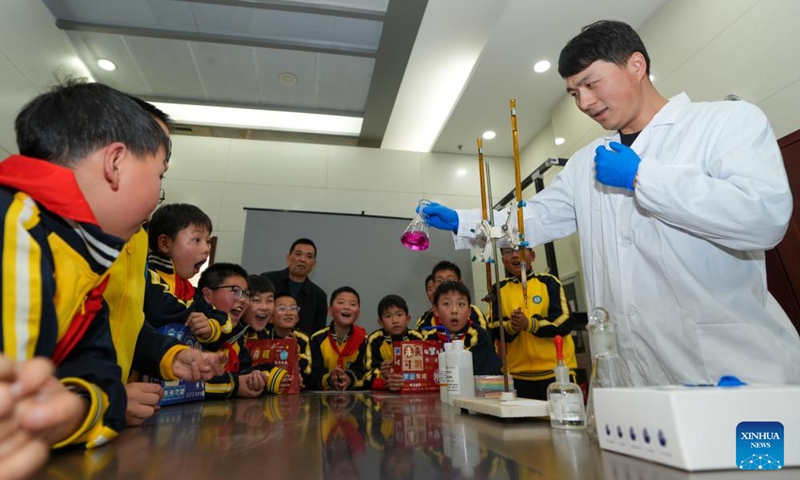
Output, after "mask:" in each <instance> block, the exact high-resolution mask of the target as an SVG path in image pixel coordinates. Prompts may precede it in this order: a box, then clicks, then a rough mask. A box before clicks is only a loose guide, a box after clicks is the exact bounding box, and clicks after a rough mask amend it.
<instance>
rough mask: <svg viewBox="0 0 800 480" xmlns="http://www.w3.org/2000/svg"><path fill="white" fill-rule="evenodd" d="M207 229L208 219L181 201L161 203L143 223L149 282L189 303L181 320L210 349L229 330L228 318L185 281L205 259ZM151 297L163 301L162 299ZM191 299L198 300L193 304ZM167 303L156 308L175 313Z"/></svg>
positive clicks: (209, 227)
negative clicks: (187, 311)
mask: <svg viewBox="0 0 800 480" xmlns="http://www.w3.org/2000/svg"><path fill="white" fill-rule="evenodd" d="M211 229H212V226H211V219H210V218H209V217H208V215H206V214H205V213H204V212H203V211H202V210H200V209H199V208H197V207H196V206H194V205H188V204H185V203H175V204H170V205H164V206H163V207H160V208H159V209H158V210H156V211H155V212H154V213H153V217H152V218H151V219H150V222H149V224H148V227H147V231H148V236H149V242H150V257H149V258H148V260H147V261H148V263H149V268H150V275H151V280H152V282H153V283H155V284H158V285H160V286H161V287H162V288H163V289H164V290H166V291H167V292H169V293H171V294H172V295H174V296H175V297H176V298H177V299H178V300H180V301H181V302H183V303H184V304H185V305H186V307H191V309H190V311H191V312H192V313H193V314H191V315H189V316H188V318H187V319H186V320H185V323H186V325H187V326H188V327H189V329H190V330H191V332H192V334H194V336H195V337H197V339H198V340H199V341H200V342H202V343H204V344H207V345H208V346H209V348H210V349H212V350H213V349H215V347H217V346H218V343H220V342H221V341H222V340H224V337H226V336H227V335H229V334H230V333H231V328H232V325H231V323H230V319H229V318H227V317H226V316H224V315H220V314H219V312H213V311H210V310H209V309H208V308H207V306H206V305H203V301H202V298H203V297H202V296H200V297H195V288H194V286H192V284H191V283H189V279H190V278H192V277H194V276H195V275H197V273H198V272H200V268H201V267H202V266H203V264H205V262H206V261H207V260H208V256H209V254H210V252H211ZM148 301H150V299H149V298H148ZM152 301H161V302H163V301H164V299H158V300H156V299H153V300H152ZM193 302H198V304H197V305H193ZM170 307H171V306H169V307H164V306H163V305H159V307H158V308H160V309H161V310H162V313H164V314H167V315H170V314H172V313H175V312H171V311H170V310H169V309H170ZM149 308H151V312H153V311H157V309H156V308H153V307H152V306H151V307H149ZM151 314H152V315H155V313H151ZM167 321H171V320H167ZM163 323H164V322H158V324H163ZM154 325H156V323H154ZM220 337H223V338H222V340H221V339H220Z"/></svg>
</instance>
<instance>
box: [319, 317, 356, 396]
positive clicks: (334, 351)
mask: <svg viewBox="0 0 800 480" xmlns="http://www.w3.org/2000/svg"><path fill="white" fill-rule="evenodd" d="M310 343H311V378H310V379H309V388H310V389H311V390H328V389H330V388H331V387H330V385H329V384H328V377H329V376H330V372H331V370H333V369H335V368H336V367H339V368H341V369H342V370H344V372H345V373H346V374H347V375H348V376H349V377H350V380H351V381H350V387H349V388H350V389H359V388H361V387H362V386H363V383H364V352H365V350H366V345H367V332H366V330H364V329H363V328H361V327H359V326H358V325H352V326H351V327H350V333H349V334H348V335H347V336H345V338H343V339H342V340H341V341H339V340H338V339H337V338H336V330H335V328H334V326H333V322H331V324H330V325H328V326H327V327H325V328H323V329H322V330H320V331H318V332H316V333H314V335H312V336H311V341H310Z"/></svg>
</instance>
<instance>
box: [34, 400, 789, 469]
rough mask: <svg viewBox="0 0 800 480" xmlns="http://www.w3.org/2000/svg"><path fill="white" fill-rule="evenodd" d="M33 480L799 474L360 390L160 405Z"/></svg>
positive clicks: (58, 459)
mask: <svg viewBox="0 0 800 480" xmlns="http://www.w3.org/2000/svg"><path fill="white" fill-rule="evenodd" d="M34 478H47V479H72V478H97V479H111V478H121V479H126V478H131V479H141V478H145V479H161V478H164V479H175V480H177V479H181V480H183V479H194V480H203V479H215V480H222V479H236V478H239V479H252V478H266V479H269V480H284V479H285V480H289V479H303V480H306V479H322V478H326V479H328V478H330V479H358V478H361V479H379V478H380V479H419V480H422V479H438V478H444V479H459V478H473V479H482V478H491V479H498V480H503V479H556V480H570V479H590V480H591V479H598V480H605V479H608V480H611V479H615V480H616V479H619V480H629V479H630V480H639V479H664V480H673V479H674V480H680V479H692V480H694V479H699V480H722V479H726V480H727V479H739V478H742V479H750V480H757V479H758V480H760V479H762V478H767V479H769V480H779V479H789V478H800V469H785V470H782V471H772V472H742V471H717V472H704V473H689V472H684V471H681V470H676V469H672V468H668V467H665V466H662V465H657V464H653V463H649V462H646V461H643V460H638V459H635V458H631V457H627V456H623V455H618V454H614V453H611V452H605V451H601V450H600V448H599V447H598V445H597V444H596V443H593V442H591V441H590V440H589V438H588V436H587V435H586V433H584V432H581V431H561V430H553V429H551V428H550V424H549V422H548V421H543V420H537V419H524V420H499V419H495V418H491V417H484V416H474V415H469V414H467V413H466V412H464V413H462V412H460V411H459V409H457V408H454V407H451V406H449V405H443V404H442V403H441V402H440V401H439V395H438V393H437V394H416V395H391V394H378V393H371V392H364V393H345V394H341V393H338V394H328V393H304V394H302V395H281V396H269V397H265V398H261V399H253V400H245V399H237V400H229V401H219V400H217V401H205V402H195V403H187V404H183V405H175V406H168V407H164V408H163V409H162V410H161V412H160V413H159V414H158V415H156V416H155V417H153V418H152V419H150V420H149V421H148V422H147V423H145V425H144V426H143V427H134V428H128V429H127V430H125V431H124V432H123V433H122V434H121V435H120V436H119V437H118V438H117V439H115V440H114V441H113V442H111V443H110V444H108V445H106V446H104V447H101V448H99V449H96V450H93V451H88V452H83V451H72V452H62V453H57V454H55V455H53V456H52V458H51V459H50V461H49V462H48V464H47V465H45V467H44V468H43V469H42V471H40V472H39V474H38V475H37V476H36V477H34Z"/></svg>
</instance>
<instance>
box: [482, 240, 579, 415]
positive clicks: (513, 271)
mask: <svg viewBox="0 0 800 480" xmlns="http://www.w3.org/2000/svg"><path fill="white" fill-rule="evenodd" d="M500 251H501V253H502V260H503V265H504V266H505V268H506V271H507V272H508V273H509V275H510V276H509V277H508V278H506V279H504V280H501V281H500V301H501V302H502V308H500V309H498V308H497V299H496V298H495V299H494V300H493V301H492V320H493V321H492V334H493V336H494V338H495V339H497V338H500V322H499V320H498V315H497V313H496V312H498V311H500V312H502V315H503V322H504V325H505V329H506V331H505V336H506V362H507V364H508V373H509V374H511V376H512V377H514V388H515V389H516V390H517V395H518V396H520V397H524V398H535V399H538V400H547V386H548V385H550V384H551V383H553V381H554V379H555V373H554V369H555V367H556V347H555V343H554V342H553V337H555V336H556V335H561V336H562V337H563V338H564V350H563V352H564V363H565V364H566V365H567V367H569V368H570V369H571V370H572V375H573V376H574V375H575V372H574V370H575V368H577V367H578V362H577V360H576V359H575V343H574V342H573V341H572V336H571V335H570V332H571V331H572V320H571V317H570V314H569V307H568V305H567V297H566V295H565V294H564V289H563V288H562V287H561V282H559V281H558V279H557V278H556V277H554V276H552V275H549V274H547V273H533V270H532V269H531V270H530V271H529V272H528V274H527V279H528V303H526V304H523V296H522V283H521V280H520V278H522V276H521V275H522V268H521V262H520V255H519V251H517V250H514V249H513V248H502V249H501V250H500ZM522 251H524V252H525V255H526V257H525V264H526V265H533V261H534V259H535V258H536V255H535V253H534V252H533V249H531V248H525V249H522ZM494 289H495V286H494V285H493V286H492V290H493V291H494Z"/></svg>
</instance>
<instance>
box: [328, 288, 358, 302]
mask: <svg viewBox="0 0 800 480" xmlns="http://www.w3.org/2000/svg"><path fill="white" fill-rule="evenodd" d="M343 293H352V294H353V295H355V296H356V299H357V300H358V304H359V305H361V297H360V296H359V295H358V292H356V289H355V288H353V287H339V288H337V289H336V290H334V291H333V293H331V301H330V305H331V306H333V301H334V300H336V297H338V296H339V295H341V294H343Z"/></svg>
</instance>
